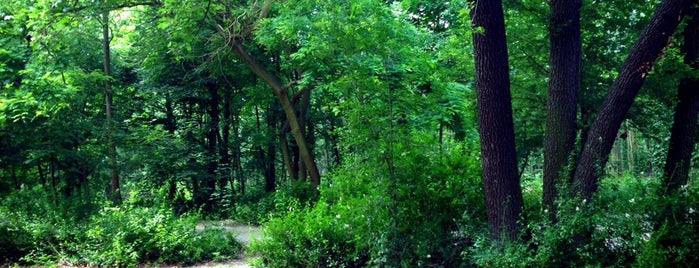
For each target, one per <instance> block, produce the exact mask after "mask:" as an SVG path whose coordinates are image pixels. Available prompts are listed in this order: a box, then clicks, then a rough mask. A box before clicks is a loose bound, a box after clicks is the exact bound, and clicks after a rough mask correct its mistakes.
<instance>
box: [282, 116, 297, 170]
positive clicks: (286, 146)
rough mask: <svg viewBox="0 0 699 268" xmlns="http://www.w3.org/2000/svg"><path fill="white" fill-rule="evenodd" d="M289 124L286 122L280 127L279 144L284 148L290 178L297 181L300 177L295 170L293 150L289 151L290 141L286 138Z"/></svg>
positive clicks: (283, 155) (285, 163)
mask: <svg viewBox="0 0 699 268" xmlns="http://www.w3.org/2000/svg"><path fill="white" fill-rule="evenodd" d="M288 129H289V124H288V123H284V124H282V127H281V128H280V129H279V146H280V147H281V149H282V157H283V159H284V166H285V167H286V171H287V173H288V174H289V179H290V180H292V181H295V180H297V179H298V174H297V173H296V172H295V171H294V163H293V160H292V158H291V152H289V150H290V149H289V142H288V141H287V140H286V133H287V132H288Z"/></svg>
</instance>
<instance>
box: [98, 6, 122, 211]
mask: <svg viewBox="0 0 699 268" xmlns="http://www.w3.org/2000/svg"><path fill="white" fill-rule="evenodd" d="M102 8H103V11H102V52H103V57H104V58H103V62H104V75H105V76H107V77H109V76H111V75H112V67H111V56H110V53H109V43H110V41H111V40H110V37H109V9H108V8H107V7H106V6H105V7H102ZM104 106H105V113H106V117H107V118H106V125H107V126H106V130H107V134H106V135H107V150H108V155H107V158H108V159H109V160H108V161H109V176H110V178H111V184H112V188H111V190H112V193H111V195H112V201H114V203H117V204H119V203H121V190H120V186H119V184H120V182H119V173H118V172H117V160H116V157H117V154H116V145H115V144H114V140H113V133H112V132H113V129H112V128H113V122H112V84H111V82H110V80H109V79H105V80H104Z"/></svg>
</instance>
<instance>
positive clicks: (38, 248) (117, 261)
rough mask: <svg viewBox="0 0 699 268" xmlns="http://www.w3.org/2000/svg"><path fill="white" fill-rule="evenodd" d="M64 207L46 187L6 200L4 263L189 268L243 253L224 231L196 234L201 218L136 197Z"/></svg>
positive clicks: (0, 221)
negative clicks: (187, 267)
mask: <svg viewBox="0 0 699 268" xmlns="http://www.w3.org/2000/svg"><path fill="white" fill-rule="evenodd" d="M60 202H61V203H60V204H54V203H53V202H52V201H51V198H50V197H49V196H46V194H45V191H43V190H42V189H41V187H35V188H32V189H22V190H19V191H15V192H13V193H12V194H10V195H9V196H7V197H4V199H3V202H2V204H1V205H0V261H2V262H5V263H19V264H31V265H35V264H40V265H43V264H55V263H58V262H61V263H70V264H78V265H81V264H82V265H98V266H104V267H133V266H136V265H140V264H158V263H178V264H190V263H195V262H199V261H205V260H216V259H223V258H232V257H235V256H236V254H237V253H238V251H239V249H240V248H241V246H240V244H238V242H236V241H235V240H234V239H233V238H232V236H231V235H230V234H228V233H227V232H225V231H223V230H221V229H209V228H207V229H204V230H203V231H195V225H196V223H197V221H199V219H200V216H199V215H197V214H185V215H175V214H174V213H173V212H172V209H169V208H166V207H163V206H142V205H139V204H138V203H140V201H139V200H138V198H135V197H134V198H130V199H128V201H126V203H125V204H122V205H120V206H114V205H111V204H109V203H106V202H105V203H89V202H85V201H84V200H81V199H80V198H63V199H61V201H60ZM222 238H223V239H222Z"/></svg>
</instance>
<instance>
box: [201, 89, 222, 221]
mask: <svg viewBox="0 0 699 268" xmlns="http://www.w3.org/2000/svg"><path fill="white" fill-rule="evenodd" d="M206 88H207V90H208V91H209V97H210V98H209V105H208V106H209V111H208V112H209V123H208V124H207V125H208V127H207V133H206V140H207V144H206V156H207V158H208V159H207V160H208V162H209V163H208V167H207V176H206V178H205V181H204V182H203V184H202V189H201V190H202V191H203V194H204V200H205V202H206V203H205V204H204V211H208V212H210V211H212V209H213V202H214V201H213V200H211V198H212V196H213V194H214V192H215V190H216V184H217V178H218V174H217V173H218V172H217V171H218V170H217V169H218V154H217V151H218V150H217V141H218V136H219V135H218V125H219V109H218V102H219V97H218V89H219V85H218V84H217V83H216V82H214V81H209V82H207V83H206Z"/></svg>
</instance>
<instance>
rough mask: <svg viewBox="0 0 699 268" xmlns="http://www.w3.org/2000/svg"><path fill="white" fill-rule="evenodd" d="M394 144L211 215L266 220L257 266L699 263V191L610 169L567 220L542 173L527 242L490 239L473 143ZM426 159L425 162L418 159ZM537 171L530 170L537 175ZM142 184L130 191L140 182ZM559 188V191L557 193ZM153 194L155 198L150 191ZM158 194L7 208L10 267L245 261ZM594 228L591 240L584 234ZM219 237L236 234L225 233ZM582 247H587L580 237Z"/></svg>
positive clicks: (567, 211)
mask: <svg viewBox="0 0 699 268" xmlns="http://www.w3.org/2000/svg"><path fill="white" fill-rule="evenodd" d="M413 145H414V146H412V147H396V148H395V150H396V151H395V153H397V154H399V155H400V157H399V158H395V159H396V160H395V161H394V162H393V169H392V170H390V171H389V170H388V169H387V168H386V163H385V162H382V161H380V160H378V161H371V159H360V158H358V159H354V160H350V159H348V160H346V161H354V162H349V163H351V164H347V165H344V166H343V167H342V168H340V169H337V170H335V171H334V172H333V173H332V174H328V175H327V176H326V179H325V181H324V184H323V185H322V187H321V188H320V192H319V194H318V193H315V192H314V191H312V190H311V189H309V188H308V186H307V185H306V184H297V185H291V186H290V185H284V186H282V187H280V189H278V190H277V191H276V192H274V193H272V194H264V193H263V192H262V191H259V192H255V191H252V192H250V193H248V194H247V195H246V196H243V197H239V198H238V199H237V200H235V201H231V202H230V204H229V205H226V206H220V208H219V210H217V211H215V213H213V214H210V215H207V219H216V218H220V219H223V218H228V219H234V220H235V221H237V222H241V223H248V224H262V225H263V230H264V235H265V238H264V239H262V240H260V241H254V242H253V244H252V245H251V248H250V249H251V252H250V254H251V255H254V256H257V257H256V259H255V260H254V261H253V264H254V265H255V266H257V267H367V266H368V267H474V266H475V267H581V266H592V267H677V266H680V267H682V266H693V265H696V264H698V263H699V244H697V243H696V242H697V241H699V216H698V215H697V212H696V209H697V207H696V205H697V204H699V187H697V186H696V184H694V183H692V182H690V184H689V185H688V186H686V187H684V188H682V189H681V191H680V192H679V193H678V194H677V195H674V196H663V195H660V194H658V193H659V192H661V191H660V190H659V186H660V184H659V180H658V179H656V178H645V177H640V176H634V175H624V176H609V177H606V178H604V179H603V180H602V181H601V185H600V189H599V192H598V193H597V194H596V196H595V197H594V198H593V200H592V201H579V200H578V201H574V200H560V201H559V202H558V211H557V216H558V221H557V222H551V221H549V220H548V217H547V216H546V212H544V211H541V189H542V187H541V178H540V177H539V176H538V175H532V174H536V173H526V174H525V176H524V178H523V181H522V184H523V194H524V200H525V210H526V219H527V220H526V226H527V227H528V228H526V230H527V233H526V234H523V236H525V237H529V239H528V240H526V241H525V240H522V241H518V242H512V243H506V244H496V243H493V242H491V241H490V240H489V239H488V233H487V227H486V226H485V222H486V219H485V204H484V203H483V193H482V188H481V183H480V179H479V177H480V176H479V165H478V163H479V159H478V157H477V156H476V155H470V154H469V152H473V151H475V150H473V148H471V147H472V146H476V145H475V144H470V145H468V144H462V145H458V146H453V147H450V148H444V149H443V150H442V151H430V150H426V149H425V148H424V147H421V145H420V144H413ZM416 163H419V164H416ZM527 174H528V175H527ZM135 188H137V187H134V189H135ZM561 191H562V192H563V190H562V189H561ZM144 196H145V197H144ZM161 199H163V198H161V197H159V195H158V192H157V191H155V192H153V193H151V194H146V195H143V194H142V193H141V194H139V193H132V194H131V197H130V198H128V199H126V201H125V203H124V204H122V205H120V206H114V205H110V204H109V203H105V202H102V203H99V202H92V203H89V202H88V203H86V202H84V201H83V200H80V199H79V198H63V199H61V203H60V204H58V205H56V204H55V203H53V202H52V201H51V200H52V198H51V197H50V196H48V195H47V194H45V192H44V191H43V190H42V188H41V187H34V188H31V189H22V190H19V191H15V192H13V193H12V194H10V195H9V196H6V197H5V198H4V199H3V201H2V205H0V252H2V254H3V255H2V256H1V257H2V260H3V261H4V262H5V263H8V262H11V263H19V264H53V263H57V262H63V263H73V264H84V265H98V266H106V267H113V266H122V267H129V266H135V265H140V264H157V263H177V264H178V265H182V264H185V265H186V264H191V263H195V262H199V261H204V260H215V259H221V258H230V257H232V256H235V255H236V254H237V253H238V252H239V250H240V248H241V246H240V245H239V244H238V243H237V242H235V241H234V240H233V239H232V238H231V237H230V234H227V233H226V232H223V231H222V230H219V229H205V230H204V231H195V228H194V227H195V225H196V223H197V222H198V221H200V220H201V219H202V216H200V214H196V213H189V214H187V213H185V214H180V215H178V214H175V213H173V211H177V209H173V208H172V205H171V204H167V202H166V201H164V200H161ZM580 233H589V234H590V235H589V239H587V240H580V237H578V236H577V235H578V234H580ZM222 237H224V238H226V239H221V238H222ZM581 241H582V242H581Z"/></svg>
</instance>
